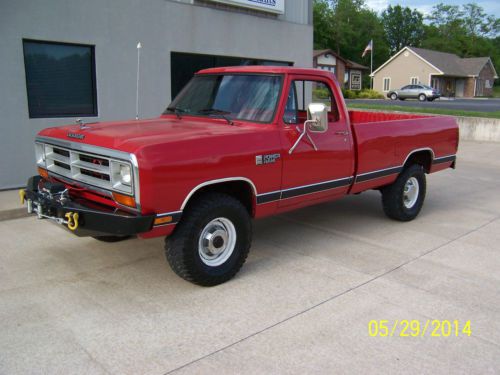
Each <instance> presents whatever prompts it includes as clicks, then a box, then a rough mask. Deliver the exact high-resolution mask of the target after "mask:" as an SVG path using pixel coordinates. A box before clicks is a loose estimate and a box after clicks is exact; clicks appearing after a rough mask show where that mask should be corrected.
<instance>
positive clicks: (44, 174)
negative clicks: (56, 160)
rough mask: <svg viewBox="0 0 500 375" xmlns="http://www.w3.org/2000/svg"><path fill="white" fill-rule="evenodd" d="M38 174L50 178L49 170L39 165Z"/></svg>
mask: <svg viewBox="0 0 500 375" xmlns="http://www.w3.org/2000/svg"><path fill="white" fill-rule="evenodd" d="M38 174H39V175H40V176H42V177H43V178H45V179H46V180H47V179H48V178H49V172H48V171H47V170H46V169H43V168H40V167H38Z"/></svg>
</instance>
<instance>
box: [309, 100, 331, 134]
mask: <svg viewBox="0 0 500 375" xmlns="http://www.w3.org/2000/svg"><path fill="white" fill-rule="evenodd" d="M307 124H308V127H309V130H310V131H311V132H312V133H324V132H326V131H327V130H328V109H327V108H326V105H324V104H323V103H311V104H309V106H308V107H307Z"/></svg>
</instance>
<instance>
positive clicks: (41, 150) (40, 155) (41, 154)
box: [35, 142, 45, 168]
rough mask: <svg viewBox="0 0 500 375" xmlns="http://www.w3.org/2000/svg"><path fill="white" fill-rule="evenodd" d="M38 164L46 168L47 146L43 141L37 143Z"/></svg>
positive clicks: (36, 155)
mask: <svg viewBox="0 0 500 375" xmlns="http://www.w3.org/2000/svg"><path fill="white" fill-rule="evenodd" d="M35 157H36V164H37V165H38V166H39V167H44V168H45V146H44V145H43V143H38V142H36V143H35Z"/></svg>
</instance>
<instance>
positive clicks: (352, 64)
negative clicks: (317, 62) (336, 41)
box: [313, 49, 370, 70]
mask: <svg viewBox="0 0 500 375" xmlns="http://www.w3.org/2000/svg"><path fill="white" fill-rule="evenodd" d="M327 53H328V54H330V55H333V56H335V57H336V58H338V59H340V60H342V61H343V62H345V65H346V67H348V68H352V69H359V70H369V69H370V68H368V67H367V66H364V65H361V64H358V63H357V62H355V61H352V60H348V59H346V58H344V57H342V56H339V55H338V54H337V53H336V52H334V51H333V50H331V49H315V50H314V51H313V57H318V56H321V55H325V54H327Z"/></svg>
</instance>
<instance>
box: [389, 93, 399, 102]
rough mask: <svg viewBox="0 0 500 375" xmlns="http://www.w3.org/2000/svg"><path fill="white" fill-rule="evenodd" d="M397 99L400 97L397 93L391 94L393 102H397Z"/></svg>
mask: <svg viewBox="0 0 500 375" xmlns="http://www.w3.org/2000/svg"><path fill="white" fill-rule="evenodd" d="M397 98H398V95H397V94H396V93H395V92H393V93H392V94H391V100H396V99H397Z"/></svg>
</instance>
